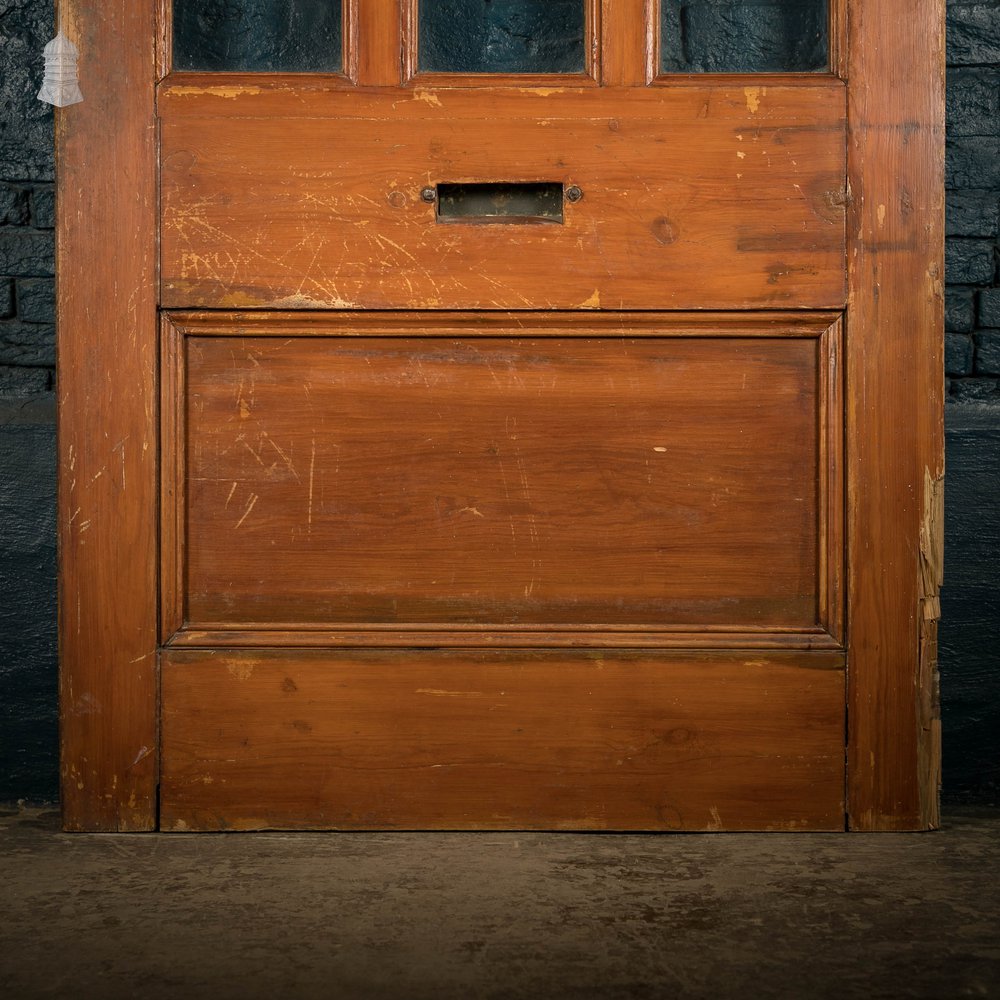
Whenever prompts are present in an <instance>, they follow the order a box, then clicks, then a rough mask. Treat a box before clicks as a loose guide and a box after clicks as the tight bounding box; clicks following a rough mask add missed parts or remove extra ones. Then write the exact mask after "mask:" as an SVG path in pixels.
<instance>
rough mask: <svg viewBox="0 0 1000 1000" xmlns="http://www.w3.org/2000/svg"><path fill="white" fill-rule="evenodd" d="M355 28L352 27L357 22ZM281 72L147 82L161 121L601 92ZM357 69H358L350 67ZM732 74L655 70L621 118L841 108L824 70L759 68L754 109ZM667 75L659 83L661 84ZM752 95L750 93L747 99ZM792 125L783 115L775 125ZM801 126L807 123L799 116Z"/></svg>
mask: <svg viewBox="0 0 1000 1000" xmlns="http://www.w3.org/2000/svg"><path fill="white" fill-rule="evenodd" d="M359 30H360V29H359ZM351 72H353V70H351V69H350V68H348V71H347V72H345V73H342V74H332V73H331V74H324V75H317V74H311V73H302V74H298V75H296V77H295V79H294V80H291V79H290V78H289V77H288V76H280V75H275V76H269V75H266V74H257V75H253V74H248V73H235V72H233V73H229V72H218V73H212V74H207V73H196V72H192V71H173V72H171V73H169V74H168V75H167V76H166V77H164V78H163V79H162V80H161V81H160V83H159V85H158V87H157V103H158V107H159V110H160V113H161V115H162V116H163V117H164V118H165V119H166V120H168V121H169V120H173V119H184V118H190V117H212V116H213V115H225V116H226V117H227V118H247V117H250V118H254V117H269V116H280V117H284V118H335V119H337V120H343V119H364V118H367V119H371V118H376V119H384V120H386V121H395V120H403V119H405V118H407V117H409V118H415V119H421V120H428V121H433V120H435V119H438V120H440V118H441V117H442V116H448V117H450V118H456V117H461V118H473V119H476V118H478V119H479V120H481V119H482V118H483V117H484V116H485V117H492V116H500V117H508V118H519V117H524V118H529V119H530V118H535V117H537V116H538V115H539V114H543V115H544V117H545V118H546V119H548V120H558V119H559V118H561V117H567V118H579V117H584V116H590V117H594V116H598V117H600V116H601V115H602V113H603V114H605V115H607V114H608V112H607V110H606V109H604V108H602V103H603V102H602V100H601V97H602V94H605V93H606V92H607V91H608V89H609V86H608V85H606V86H604V87H601V86H598V85H597V84H596V82H595V81H594V80H593V79H591V78H590V77H588V76H585V75H582V74H581V75H579V76H577V77H570V76H559V77H555V78H548V77H543V76H538V75H526V76H518V77H509V76H506V75H498V76H495V77H494V76H493V75H492V74H484V78H483V79H481V80H474V79H471V78H469V77H467V76H462V75H452V74H420V75H418V76H417V77H415V78H413V79H412V80H411V81H408V82H407V83H406V84H405V85H402V86H398V87H396V86H392V85H385V86H382V87H378V88H376V87H374V86H371V85H369V86H366V85H365V84H364V81H363V79H362V80H361V81H359V82H358V83H355V82H354V80H353V78H352V77H351V76H350V75H349V73H351ZM358 72H359V73H360V72H361V70H360V69H359V70H358ZM745 79H746V78H745V77H738V78H736V79H735V80H734V78H733V76H732V75H727V74H716V73H701V74H676V75H672V76H670V77H669V79H668V78H667V77H657V78H656V79H654V80H653V81H652V82H651V83H650V85H648V86H643V85H641V84H635V85H634V86H633V87H632V88H631V89H629V93H628V99H629V106H630V117H632V118H635V119H637V120H638V119H643V118H647V119H648V118H660V117H662V116H663V115H665V114H668V113H670V112H672V111H673V110H674V109H677V111H678V113H680V109H683V108H686V107H687V106H688V105H691V104H692V103H695V104H698V106H699V107H700V106H703V105H704V101H705V100H706V99H710V100H712V101H713V107H714V108H715V110H716V111H717V112H720V113H724V114H726V115H731V116H732V117H734V118H736V116H737V115H739V116H740V117H741V119H742V121H743V122H744V123H745V124H746V127H748V128H749V127H757V126H760V127H765V128H766V127H768V126H769V125H770V124H771V123H773V122H774V120H775V117H776V116H779V115H780V114H781V113H782V111H783V109H785V108H786V106H789V107H790V108H791V109H793V111H794V109H796V108H798V107H800V106H801V105H803V104H808V105H810V106H811V105H816V106H819V107H823V106H824V105H830V106H831V107H836V109H837V110H838V111H840V110H842V103H843V100H844V94H845V91H846V87H845V84H844V81H843V80H842V79H840V78H839V77H837V76H835V75H834V74H832V73H830V74H799V75H794V74H792V75H789V74H769V73H762V74H757V75H755V76H754V79H753V84H754V86H753V88H750V89H751V90H753V91H756V93H755V94H754V95H753V96H754V98H755V99H756V98H760V97H764V96H765V93H766V98H767V101H766V106H765V109H763V112H764V113H763V114H760V113H759V111H758V112H755V113H752V112H751V111H750V109H749V108H748V105H747V99H748V96H750V95H748V93H747V90H748V88H747V86H746V84H745V83H744V82H742V81H743V80H745ZM668 84H669V86H668ZM752 103H753V102H751V104H752ZM794 124H796V122H795V121H794V120H793V121H791V122H788V123H786V124H785V126H783V127H791V126H792V125H794ZM801 124H802V127H810V126H812V125H814V121H813V119H812V118H810V119H806V118H805V117H804V116H803V117H802V118H801Z"/></svg>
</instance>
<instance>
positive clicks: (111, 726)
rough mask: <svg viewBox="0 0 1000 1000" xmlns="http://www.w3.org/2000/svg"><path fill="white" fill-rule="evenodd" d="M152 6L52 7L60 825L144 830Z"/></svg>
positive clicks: (148, 758) (151, 694) (153, 542)
mask: <svg viewBox="0 0 1000 1000" xmlns="http://www.w3.org/2000/svg"><path fill="white" fill-rule="evenodd" d="M155 6H156V4H154V3H152V2H143V3H136V2H134V0H99V2H98V0H63V3H61V4H60V12H61V16H62V22H61V23H62V29H63V31H64V32H65V33H66V34H67V36H68V37H69V38H70V39H71V40H72V41H74V42H75V44H76V45H77V46H78V47H79V49H80V71H81V75H82V77H83V80H84V84H83V88H84V93H85V95H86V99H85V101H84V103H83V104H78V105H75V106H73V107H70V108H67V109H65V110H62V111H59V112H58V113H57V116H56V145H57V151H58V158H59V228H58V249H57V269H58V274H59V295H58V299H59V304H58V310H59V392H58V400H59V416H58V420H59V428H58V433H59V501H58V511H59V551H60V578H59V580H60V582H59V591H60V601H59V634H60V661H61V674H60V692H61V693H60V706H61V721H62V787H61V802H62V810H63V823H64V825H65V827H66V828H67V829H69V830H149V829H152V828H153V827H154V825H155V821H156V780H157V721H156V685H157V672H156V667H157V664H156V588H157V573H156V567H157V551H156V549H157V539H156V505H157V488H156V453H157V430H156V397H155V391H154V390H155V380H156V232H157V225H156V223H157V219H156V145H155V137H156V131H155V121H154V108H153V102H154V91H153V85H154V76H155V72H156V54H155V43H156V38H157V32H156V24H155V17H154V12H155Z"/></svg>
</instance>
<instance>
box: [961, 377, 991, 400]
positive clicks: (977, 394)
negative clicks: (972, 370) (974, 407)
mask: <svg viewBox="0 0 1000 1000" xmlns="http://www.w3.org/2000/svg"><path fill="white" fill-rule="evenodd" d="M998 386H1000V380H998V379H995V378H957V379H953V380H952V383H951V399H952V400H954V402H956V403H1000V390H998V388H997V387H998Z"/></svg>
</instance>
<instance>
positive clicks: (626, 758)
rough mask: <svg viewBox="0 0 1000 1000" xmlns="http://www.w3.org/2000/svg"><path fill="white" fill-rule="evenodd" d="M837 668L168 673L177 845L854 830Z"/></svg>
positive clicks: (491, 656) (507, 666)
mask: <svg viewBox="0 0 1000 1000" xmlns="http://www.w3.org/2000/svg"><path fill="white" fill-rule="evenodd" d="M843 703H844V671H843V655H842V654H838V653H824V654H817V653H813V654H809V655H808V657H805V656H804V655H803V654H760V655H756V656H753V657H747V656H739V655H724V656H722V655H714V656H707V655H698V654H694V653H678V654H676V655H673V656H669V655H665V654H662V653H661V654H656V655H652V656H651V655H648V654H636V653H627V652H608V653H600V654H596V653H591V654H586V653H552V652H548V653H546V652H537V653H528V652H512V651H506V652H503V653H499V652H493V653H489V652H485V653H484V652H475V651H470V652H452V653H445V652H423V653H415V652H410V653H405V654H404V653H392V652H386V651H371V652H368V653H359V652H347V651H345V652H343V653H333V652H330V651H304V650H301V651H294V652H293V651H267V650H263V651H253V652H249V651H242V652H238V653H237V652H227V651H226V650H214V651H195V650H170V651H168V652H166V653H164V655H163V705H164V713H163V769H162V775H161V796H162V798H161V823H162V826H163V828H164V829H166V830H255V829H268V828H280V829H303V828H306V829H310V828H329V829H346V830H350V829H372V828H380V829H414V828H415V829H422V830H477V829H576V830H721V829H726V830H799V829H812V830H842V829H843V822H844V819H843V795H844V749H843V725H844V723H843Z"/></svg>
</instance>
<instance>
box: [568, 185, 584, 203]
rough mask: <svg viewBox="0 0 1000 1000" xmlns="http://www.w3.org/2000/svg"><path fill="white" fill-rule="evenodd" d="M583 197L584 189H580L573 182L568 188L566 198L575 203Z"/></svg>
mask: <svg viewBox="0 0 1000 1000" xmlns="http://www.w3.org/2000/svg"><path fill="white" fill-rule="evenodd" d="M582 197H583V191H581V190H580V188H578V187H577V186H576V185H575V184H571V185H570V186H569V187H568V188H566V200H567V201H568V202H571V203H573V204H575V203H576V202H578V201H579V200H580V199H581V198H582Z"/></svg>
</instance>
